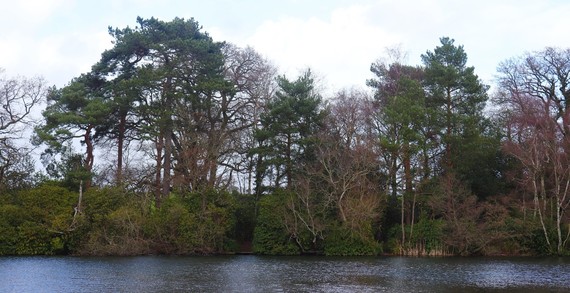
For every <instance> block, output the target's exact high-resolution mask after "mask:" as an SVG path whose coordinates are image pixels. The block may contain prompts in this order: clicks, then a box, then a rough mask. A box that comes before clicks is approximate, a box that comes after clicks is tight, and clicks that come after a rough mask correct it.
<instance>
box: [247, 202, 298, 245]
mask: <svg viewBox="0 0 570 293" xmlns="http://www.w3.org/2000/svg"><path fill="white" fill-rule="evenodd" d="M285 201H286V198H285V197H284V196H281V194H270V195H265V196H264V197H263V198H262V199H261V200H260V201H259V214H258V216H257V224H256V226H255V230H254V233H253V252H255V253H258V254H268V255H298V254H300V253H301V251H300V249H299V247H297V245H295V244H294V243H293V241H292V239H291V237H290V236H289V234H288V233H287V231H286V229H285V227H284V225H283V217H284V213H285V212H286V211H284V207H285V205H286V202H285Z"/></svg>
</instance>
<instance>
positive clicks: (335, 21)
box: [247, 6, 400, 91]
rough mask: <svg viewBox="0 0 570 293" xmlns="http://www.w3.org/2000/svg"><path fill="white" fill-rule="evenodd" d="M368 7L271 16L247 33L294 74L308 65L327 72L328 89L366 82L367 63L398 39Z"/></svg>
mask: <svg viewBox="0 0 570 293" xmlns="http://www.w3.org/2000/svg"><path fill="white" fill-rule="evenodd" d="M367 9H368V8H367V7H366V6H350V7H347V8H341V9H337V10H335V11H333V12H332V14H331V15H330V16H329V17H328V19H321V18H316V17H313V18H309V19H300V18H294V17H284V18H281V19H279V20H276V21H267V22H265V23H264V24H263V25H261V26H260V27H259V28H258V29H257V30H256V31H255V33H254V34H253V35H252V36H251V37H250V38H248V39H247V44H249V45H251V46H253V47H254V48H255V49H256V50H258V51H259V52H260V53H262V54H263V55H265V56H267V57H268V58H269V59H271V60H274V61H275V62H276V63H277V65H278V66H279V67H280V69H281V71H282V72H284V73H286V74H287V75H288V76H290V77H294V75H296V74H297V73H298V71H299V70H301V69H304V68H306V67H310V68H312V69H314V70H316V71H317V72H318V73H322V74H324V75H325V80H326V81H328V82H329V90H332V91H335V90H338V89H341V88H344V87H351V86H355V85H356V86H364V84H365V81H366V79H367V78H368V77H369V75H368V68H369V67H370V64H371V63H372V62H373V61H374V60H375V59H377V57H378V55H379V52H382V51H383V49H384V48H385V47H388V46H392V45H394V44H396V43H398V42H399V40H400V37H399V36H397V35H395V34H392V33H389V32H387V31H385V30H384V29H383V28H381V27H377V26H372V25H370V24H369V23H368V21H367V16H366V12H367Z"/></svg>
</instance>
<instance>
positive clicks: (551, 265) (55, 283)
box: [0, 256, 570, 292]
mask: <svg viewBox="0 0 570 293" xmlns="http://www.w3.org/2000/svg"><path fill="white" fill-rule="evenodd" d="M488 291H501V292H503V291H507V292H529V291H532V292H570V259H568V258H403V257H361V258H359V257H354V258H336V257H261V256H212V257H163V256H145V257H122V258H119V257H116V258H107V257H105V258H85V257H4V258H0V292H488Z"/></svg>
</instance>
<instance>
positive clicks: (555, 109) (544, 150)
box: [497, 48, 570, 253]
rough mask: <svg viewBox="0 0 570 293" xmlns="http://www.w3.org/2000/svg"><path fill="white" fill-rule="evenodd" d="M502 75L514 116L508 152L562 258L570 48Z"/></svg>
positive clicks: (503, 68)
mask: <svg viewBox="0 0 570 293" xmlns="http://www.w3.org/2000/svg"><path fill="white" fill-rule="evenodd" d="M499 72H500V77H499V85H500V88H499V91H498V95H497V102H498V103H499V104H500V105H502V106H503V107H505V108H506V109H508V110H509V113H510V115H509V117H508V122H507V133H508V139H507V141H506V142H505V150H506V151H507V152H508V153H509V154H511V155H512V156H514V157H515V158H517V159H518V161H519V162H520V163H521V164H522V166H523V170H521V172H520V173H519V174H520V175H519V176H520V178H518V179H519V183H520V184H521V186H522V187H523V190H526V191H527V192H528V193H529V194H531V195H532V198H533V200H532V202H533V214H534V216H535V217H537V218H538V220H539V221H540V224H541V226H542V229H543V232H544V236H545V241H546V243H547V244H548V246H549V248H550V249H551V250H552V251H555V252H557V253H560V252H562V250H563V249H564V247H565V246H566V244H567V242H568V239H569V237H570V229H568V228H567V227H566V226H567V224H568V222H569V220H570V219H569V218H568V215H567V214H566V211H567V209H568V207H569V205H570V195H569V193H570V135H569V134H570V105H569V104H568V103H569V102H570V49H567V50H559V49H555V48H546V49H545V50H543V51H541V52H535V53H528V54H526V55H524V56H523V57H520V58H516V59H510V60H507V61H505V62H503V63H502V64H501V65H500V67H499ZM549 222H550V223H553V224H554V226H555V231H556V232H555V233H556V237H554V238H555V239H556V243H551V242H552V241H551V235H550V232H549V230H550V229H549V228H548V224H549Z"/></svg>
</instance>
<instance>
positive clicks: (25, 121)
mask: <svg viewBox="0 0 570 293" xmlns="http://www.w3.org/2000/svg"><path fill="white" fill-rule="evenodd" d="M46 92H47V87H46V83H45V81H44V80H43V79H42V78H40V77H33V78H25V77H15V78H9V77H6V76H5V75H4V70H3V69H1V68H0V105H1V106H2V107H1V108H0V184H2V183H3V182H4V180H5V176H6V174H7V172H8V171H9V170H10V168H12V167H13V166H15V165H17V164H18V162H19V161H20V160H22V159H23V157H24V156H25V155H26V151H27V149H26V148H25V147H22V146H21V145H17V143H16V141H17V140H18V139H21V138H23V137H24V135H25V131H26V130H27V129H29V128H30V127H32V126H33V125H34V122H35V120H34V117H33V114H34V112H33V111H34V110H36V109H37V106H38V105H39V104H40V103H42V102H43V101H44V100H45V96H46Z"/></svg>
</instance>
